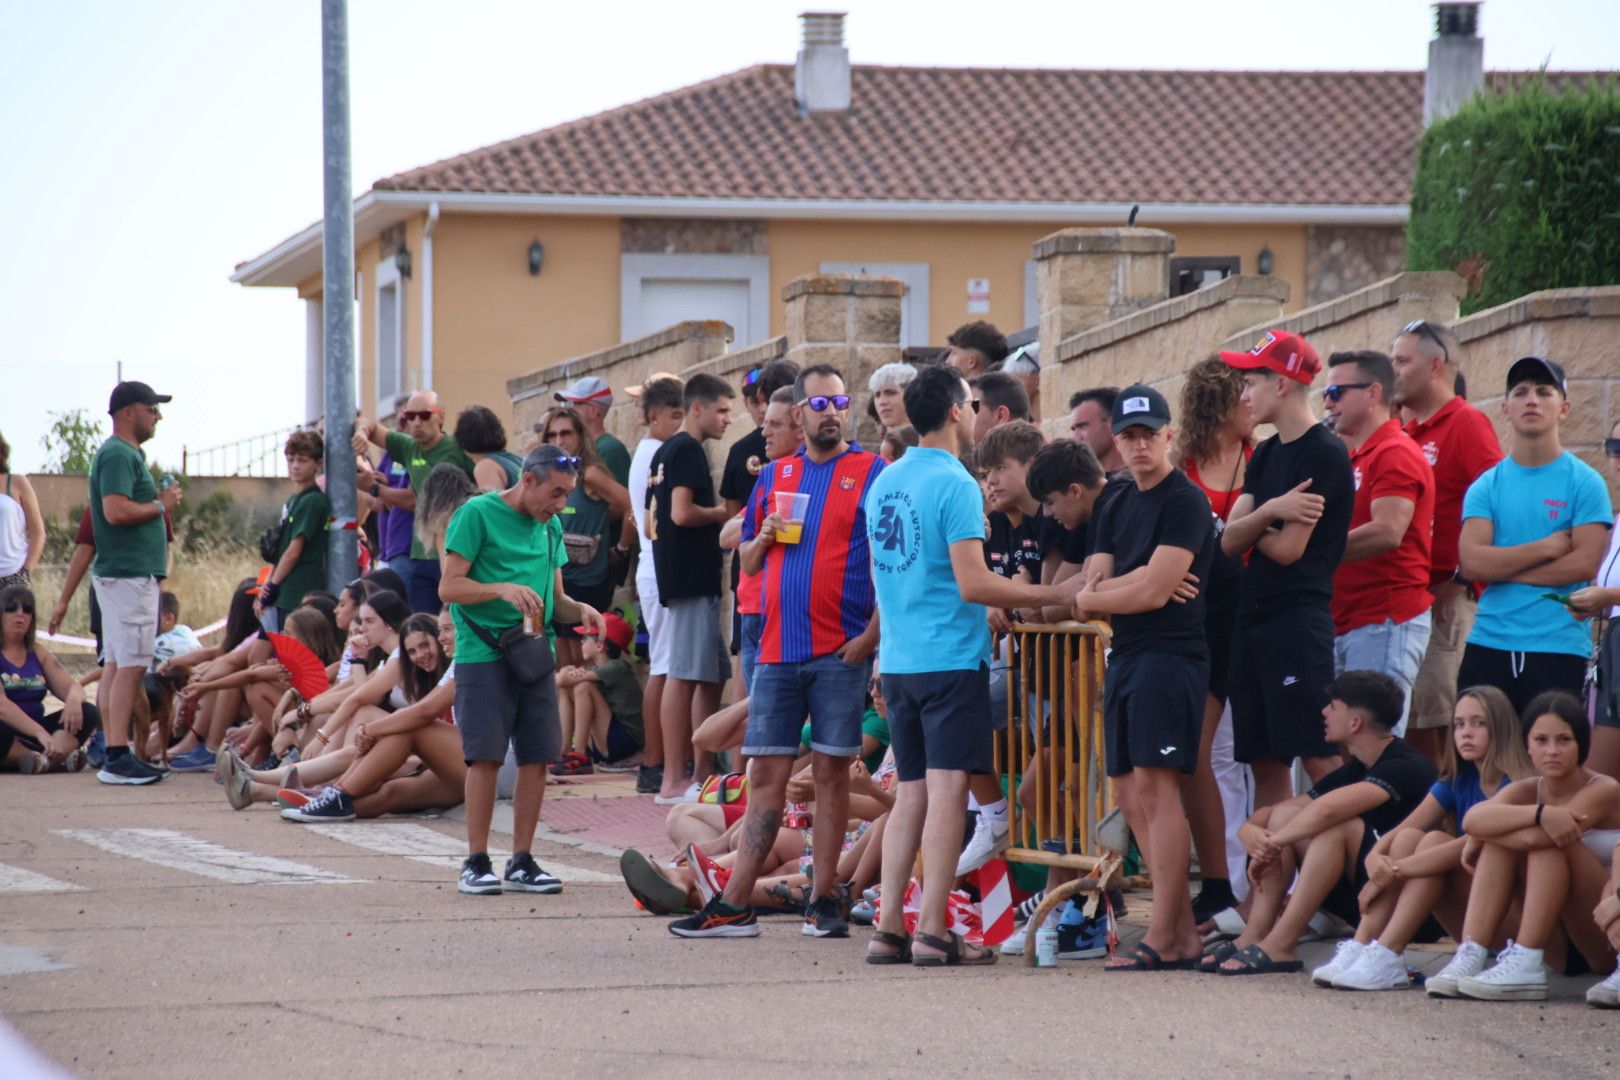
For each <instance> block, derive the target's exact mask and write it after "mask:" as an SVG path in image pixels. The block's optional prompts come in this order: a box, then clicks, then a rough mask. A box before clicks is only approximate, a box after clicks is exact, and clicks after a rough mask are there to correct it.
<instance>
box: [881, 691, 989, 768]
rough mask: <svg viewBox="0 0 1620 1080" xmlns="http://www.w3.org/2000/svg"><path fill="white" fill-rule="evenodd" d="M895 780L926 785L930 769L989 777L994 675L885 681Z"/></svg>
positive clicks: (884, 694) (884, 693)
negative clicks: (992, 680) (991, 685)
mask: <svg viewBox="0 0 1620 1080" xmlns="http://www.w3.org/2000/svg"><path fill="white" fill-rule="evenodd" d="M883 696H884V698H885V699H886V700H887V701H888V703H889V737H890V739H891V740H892V741H891V742H890V744H889V745H890V747H891V749H893V751H894V768H895V775H897V776H898V777H899V778H900V779H901V780H902V781H911V780H922V779H924V778H925V777H926V776H927V774H928V770H929V769H950V770H954V771H956V772H969V773H987V772H989V771H990V770H991V768H992V767H993V760H994V759H993V757H992V755H991V752H990V669H989V668H988V667H986V666H985V665H984V664H980V665H979V666H978V668H977V670H974V671H925V672H918V673H916V674H911V675H885V676H883Z"/></svg>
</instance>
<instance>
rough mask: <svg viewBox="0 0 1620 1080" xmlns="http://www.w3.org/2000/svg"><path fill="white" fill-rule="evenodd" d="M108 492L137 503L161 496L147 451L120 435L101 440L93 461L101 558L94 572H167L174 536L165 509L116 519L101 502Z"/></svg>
mask: <svg viewBox="0 0 1620 1080" xmlns="http://www.w3.org/2000/svg"><path fill="white" fill-rule="evenodd" d="M108 495H122V496H124V497H125V498H127V499H128V500H129V501H130V502H133V503H150V502H156V501H157V485H156V484H154V483H152V470H151V469H148V468H147V467H146V455H145V454H144V453H142V452H141V449H140V447H138V446H133V445H131V444H129V443H127V442H125V441H124V440H123V439H120V438H119V437H118V436H116V435H114V436H113V437H112V438H110V439H108V440H107V441H106V442H104V443H102V444H101V449H99V450H97V451H96V458H95V461H94V462H92V463H91V465H90V522H91V526H92V527H93V528H94V529H95V536H96V558H95V562H93V563H92V564H91V567H90V572H91V573H92V574H94V575H95V576H97V577H106V578H140V577H155V578H161V577H166V576H168V572H169V540H168V534H167V532H166V530H165V528H164V521H163V515H162V514H159V515H158V516H157V517H155V518H153V519H152V520H150V521H143V522H141V524H139V525H114V524H112V522H110V521H108V520H107V513H106V510H105V509H104V508H103V506H102V500H103V499H104V498H105V497H106V496H108Z"/></svg>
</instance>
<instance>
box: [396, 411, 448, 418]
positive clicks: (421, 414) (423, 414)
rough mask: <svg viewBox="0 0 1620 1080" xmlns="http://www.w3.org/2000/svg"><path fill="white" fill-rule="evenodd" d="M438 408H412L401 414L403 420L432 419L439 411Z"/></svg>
mask: <svg viewBox="0 0 1620 1080" xmlns="http://www.w3.org/2000/svg"><path fill="white" fill-rule="evenodd" d="M438 411H439V410H438V409H412V410H410V411H408V412H402V413H400V414H399V418H400V419H401V420H431V419H433V417H434V415H435V414H436V413H438Z"/></svg>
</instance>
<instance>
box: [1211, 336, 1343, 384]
mask: <svg viewBox="0 0 1620 1080" xmlns="http://www.w3.org/2000/svg"><path fill="white" fill-rule="evenodd" d="M1221 359H1222V360H1225V361H1226V362H1227V364H1229V365H1231V366H1232V367H1235V368H1237V369H1238V370H1239V371H1274V372H1276V373H1277V374H1278V375H1282V376H1285V377H1287V378H1290V379H1293V380H1294V381H1295V382H1302V383H1304V384H1305V385H1306V386H1309V385H1310V384H1311V380H1313V379H1315V378H1316V373H1317V372H1318V371H1321V370H1322V361H1321V360H1320V359H1318V358H1317V355H1316V350H1315V349H1313V348H1311V343H1310V342H1308V341H1306V340H1305V339H1304V338H1302V337H1300V336H1299V335H1298V334H1290V333H1289V332H1288V331H1286V330H1267V331H1266V332H1265V334H1264V336H1262V337H1261V338H1260V340H1259V341H1257V342H1255V345H1254V348H1252V349H1250V350H1249V351H1248V352H1225V351H1223V352H1222V353H1221Z"/></svg>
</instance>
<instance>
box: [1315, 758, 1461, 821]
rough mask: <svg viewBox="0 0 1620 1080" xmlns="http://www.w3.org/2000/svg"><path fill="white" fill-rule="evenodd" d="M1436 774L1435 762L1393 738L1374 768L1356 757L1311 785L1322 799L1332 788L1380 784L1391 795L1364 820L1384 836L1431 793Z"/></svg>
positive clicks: (1334, 789)
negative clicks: (1363, 783) (1360, 784)
mask: <svg viewBox="0 0 1620 1080" xmlns="http://www.w3.org/2000/svg"><path fill="white" fill-rule="evenodd" d="M1435 776H1436V773H1435V768H1434V762H1432V761H1430V760H1429V759H1428V758H1426V757H1424V756H1423V755H1422V754H1421V753H1419V752H1418V751H1416V750H1414V749H1413V748H1412V744H1411V743H1408V742H1407V741H1406V740H1405V739H1393V740H1391V741H1390V744H1389V745H1388V746H1386V747H1384V752H1383V753H1382V754H1380V755H1379V756H1378V760H1377V761H1375V762H1373V763H1372V766H1371V767H1370V768H1369V767H1368V766H1366V765H1363V764H1362V763H1361V761H1360V759H1358V758H1354V757H1352V758H1351V759H1350V760H1349V762H1348V763H1346V764H1344V765H1340V766H1339V767H1338V768H1337V769H1334V770H1333V771H1332V772H1330V773H1328V774H1327V775H1326V776H1324V777H1322V779H1320V780H1318V781H1317V782H1316V786H1315V787H1313V788H1311V798H1313V799H1320V798H1321V797H1322V796H1323V795H1326V794H1327V793H1328V792H1330V791H1337V790H1339V789H1340V788H1342V787H1349V786H1350V785H1351V784H1359V783H1362V782H1366V783H1369V784H1376V785H1377V786H1378V787H1380V788H1382V789H1383V790H1384V791H1385V792H1387V793H1388V794H1389V798H1388V799H1386V800H1385V801H1384V802H1381V803H1379V804H1378V805H1377V806H1375V807H1373V808H1372V809H1371V810H1368V811H1366V812H1365V813H1363V814H1362V815H1361V820H1362V821H1364V822H1365V823H1366V825H1367V828H1368V829H1369V830H1371V831H1372V833H1373V835H1375V836H1382V835H1384V834H1385V833H1387V832H1389V831H1390V830H1391V829H1393V828H1395V827H1396V826H1397V825H1399V824H1400V823H1401V822H1402V821H1404V820H1405V819H1406V815H1407V814H1410V813H1411V812H1412V811H1413V810H1415V809H1417V805H1418V803H1420V802H1422V801H1423V797H1424V796H1425V795H1427V794H1428V793H1429V785H1431V784H1433V783H1434V779H1435Z"/></svg>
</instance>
